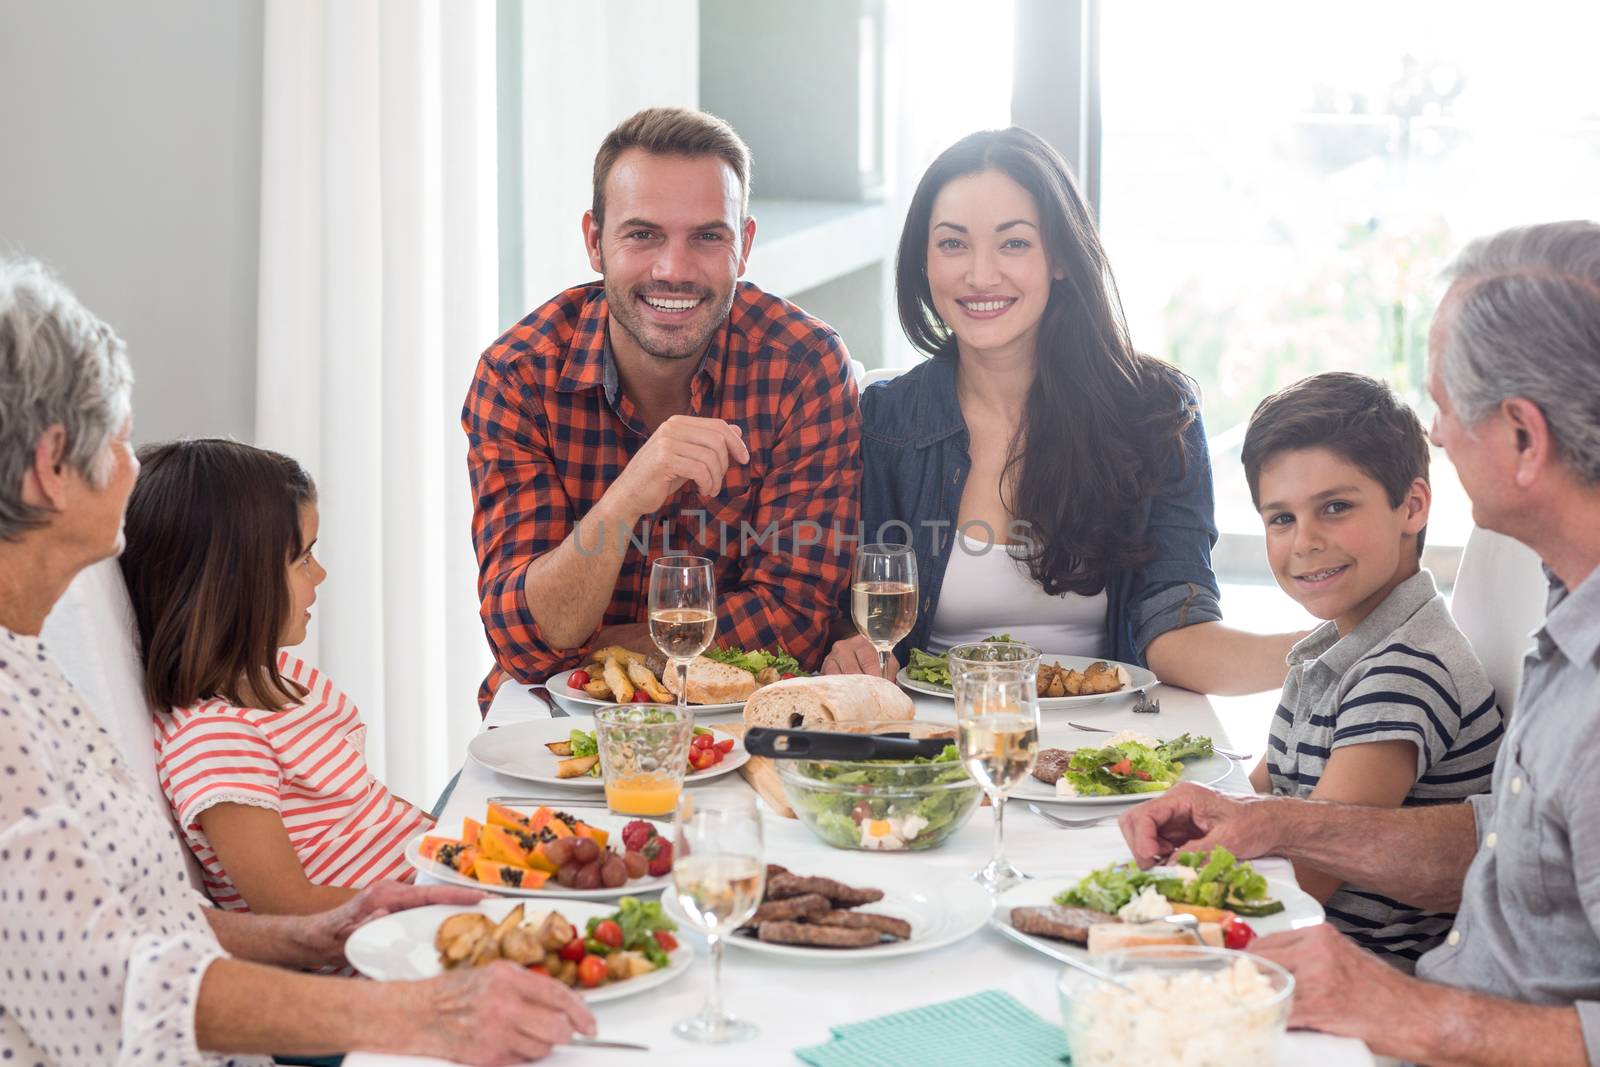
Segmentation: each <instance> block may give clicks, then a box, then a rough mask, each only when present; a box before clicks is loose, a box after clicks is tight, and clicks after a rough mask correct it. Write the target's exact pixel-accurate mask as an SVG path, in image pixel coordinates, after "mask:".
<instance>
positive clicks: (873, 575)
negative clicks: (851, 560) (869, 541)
mask: <svg viewBox="0 0 1600 1067" xmlns="http://www.w3.org/2000/svg"><path fill="white" fill-rule="evenodd" d="M850 617H851V618H852V619H853V620H854V621H855V624H856V630H857V631H858V632H859V633H860V634H861V636H862V637H865V638H866V639H867V640H868V641H869V642H871V644H872V647H873V648H875V649H877V650H878V673H879V674H880V675H881V674H887V673H888V670H889V653H890V652H893V651H894V646H895V645H898V644H899V643H900V642H901V641H903V640H905V636H906V635H907V634H909V633H910V632H911V627H912V625H913V624H914V623H915V622H916V621H917V557H916V556H915V555H913V554H912V551H911V546H910V545H882V544H874V545H862V546H861V550H860V551H859V552H857V553H856V566H855V577H854V578H853V579H852V581H851V583H850Z"/></svg>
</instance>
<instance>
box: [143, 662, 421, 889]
mask: <svg viewBox="0 0 1600 1067" xmlns="http://www.w3.org/2000/svg"><path fill="white" fill-rule="evenodd" d="M278 670H279V671H280V672H281V673H282V674H283V676H284V677H285V678H291V679H293V680H294V681H296V682H299V683H300V684H301V685H303V686H305V687H306V690H307V692H306V698H305V700H304V701H302V702H301V703H299V704H295V705H291V706H290V707H288V708H285V709H284V710H282V711H266V710H263V709H261V708H237V707H234V706H232V705H231V704H229V703H228V702H227V701H225V700H210V701H206V702H204V703H201V704H198V705H196V706H194V707H191V708H173V709H172V711H171V713H169V714H166V715H158V716H157V717H156V773H157V774H158V775H160V778H161V790H162V792H163V793H165V794H166V797H167V802H168V803H169V804H170V805H171V806H172V811H173V814H174V816H175V817H176V818H177V821H178V825H179V826H181V827H182V828H183V836H184V840H185V841H186V842H187V844H188V845H189V848H190V849H191V850H192V851H193V852H194V854H195V857H196V858H197V859H198V860H199V861H200V865H201V867H202V868H203V869H204V873H205V885H206V891H207V892H208V893H210V894H211V899H212V900H213V901H215V902H216V903H217V906H218V907H221V908H225V909H228V910H230V911H247V910H249V909H248V907H247V906H246V904H245V901H244V898H242V897H241V896H240V895H239V891H238V890H237V889H236V888H234V885H233V882H232V880H231V879H229V877H228V873H227V872H226V871H225V870H223V869H222V865H221V863H219V862H218V860H217V854H216V852H215V851H214V850H213V849H212V847H211V842H210V841H209V840H208V839H207V838H206V834H205V831H204V830H202V829H201V828H200V813H201V812H203V811H205V810H206V809H207V808H209V807H211V806H212V805H214V804H250V805H253V806H255V807H259V808H270V809H271V810H273V811H276V812H278V814H279V815H281V816H282V817H283V825H284V827H285V828H286V829H287V830H288V831H289V841H290V843H291V844H293V845H294V850H295V854H296V855H297V856H299V857H300V863H301V865H302V866H303V867H304V868H305V871H306V877H307V878H308V879H309V880H310V881H311V883H312V884H313V885H327V886H340V887H347V888H360V887H361V886H364V885H367V884H368V883H370V882H376V881H379V880H381V879H384V878H405V879H407V880H409V879H410V878H411V877H412V875H413V873H414V872H412V871H411V869H410V867H409V866H408V865H407V863H406V861H405V856H404V850H405V844H406V841H407V840H408V839H409V838H411V837H413V836H415V835H416V834H418V833H421V832H422V831H423V830H426V829H428V828H429V826H431V825H432V822H431V820H430V819H429V818H428V816H427V814H426V813H425V812H423V811H421V810H419V809H417V808H414V807H412V806H411V805H410V804H407V803H406V802H405V801H404V800H401V799H400V798H399V797H397V796H395V795H394V794H393V793H391V792H389V790H388V788H387V787H385V786H384V784H383V783H382V782H380V781H378V780H377V778H375V777H373V774H372V771H371V770H369V769H368V767H367V760H366V755H365V742H366V733H367V728H366V727H365V726H364V725H362V722H361V715H360V713H359V712H358V711H357V710H356V706H355V703H354V702H353V701H352V700H351V699H350V698H349V697H347V696H345V694H344V693H342V692H340V691H339V690H338V689H336V688H334V686H333V683H332V682H330V681H328V679H327V678H326V677H324V676H323V675H322V674H321V672H319V671H317V670H315V669H314V668H311V667H309V666H307V665H306V664H305V663H304V662H302V661H301V660H299V659H297V658H295V657H293V656H291V655H289V654H288V653H287V652H280V653H279V654H278Z"/></svg>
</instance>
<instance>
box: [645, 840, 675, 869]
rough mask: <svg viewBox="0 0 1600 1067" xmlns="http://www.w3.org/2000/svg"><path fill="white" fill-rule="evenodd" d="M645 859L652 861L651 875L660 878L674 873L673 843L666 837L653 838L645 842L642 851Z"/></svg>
mask: <svg viewBox="0 0 1600 1067" xmlns="http://www.w3.org/2000/svg"><path fill="white" fill-rule="evenodd" d="M642 851H643V852H644V855H645V858H646V859H648V860H649V861H650V867H649V871H648V873H649V875H650V877H652V878H660V877H661V876H662V875H664V874H669V873H671V871H672V842H671V841H668V840H667V839H666V838H664V837H653V838H651V839H650V840H649V841H647V842H645V846H644V848H643V850H642Z"/></svg>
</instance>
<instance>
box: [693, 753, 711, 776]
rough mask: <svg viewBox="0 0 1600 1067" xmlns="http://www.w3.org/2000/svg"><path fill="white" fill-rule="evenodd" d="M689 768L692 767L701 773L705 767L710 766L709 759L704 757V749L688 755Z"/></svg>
mask: <svg viewBox="0 0 1600 1067" xmlns="http://www.w3.org/2000/svg"><path fill="white" fill-rule="evenodd" d="M689 766H691V767H693V768H694V769H695V770H697V771H703V770H705V769H706V768H707V767H709V766H711V758H710V757H709V756H707V755H706V750H705V749H703V748H700V749H695V750H694V751H693V752H691V753H689Z"/></svg>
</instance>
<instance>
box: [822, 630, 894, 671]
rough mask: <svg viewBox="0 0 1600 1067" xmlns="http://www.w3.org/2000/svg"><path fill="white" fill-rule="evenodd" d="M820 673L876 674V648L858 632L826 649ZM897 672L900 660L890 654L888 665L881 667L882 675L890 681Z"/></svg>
mask: <svg viewBox="0 0 1600 1067" xmlns="http://www.w3.org/2000/svg"><path fill="white" fill-rule="evenodd" d="M822 673H823V674H877V673H878V650H877V649H875V648H873V647H872V642H870V641H868V640H867V639H866V638H865V637H862V636H861V635H860V634H857V635H856V636H855V637H847V638H845V639H844V640H842V641H840V642H838V643H837V644H835V645H834V646H833V648H832V649H830V650H829V651H828V655H827V658H826V659H824V660H823V661H822ZM899 673H900V661H899V660H897V659H895V658H894V656H892V655H891V656H890V657H889V665H888V666H887V667H885V668H884V669H883V677H885V678H887V679H889V680H890V681H891V682H892V681H894V678H895V675H897V674H899Z"/></svg>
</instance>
